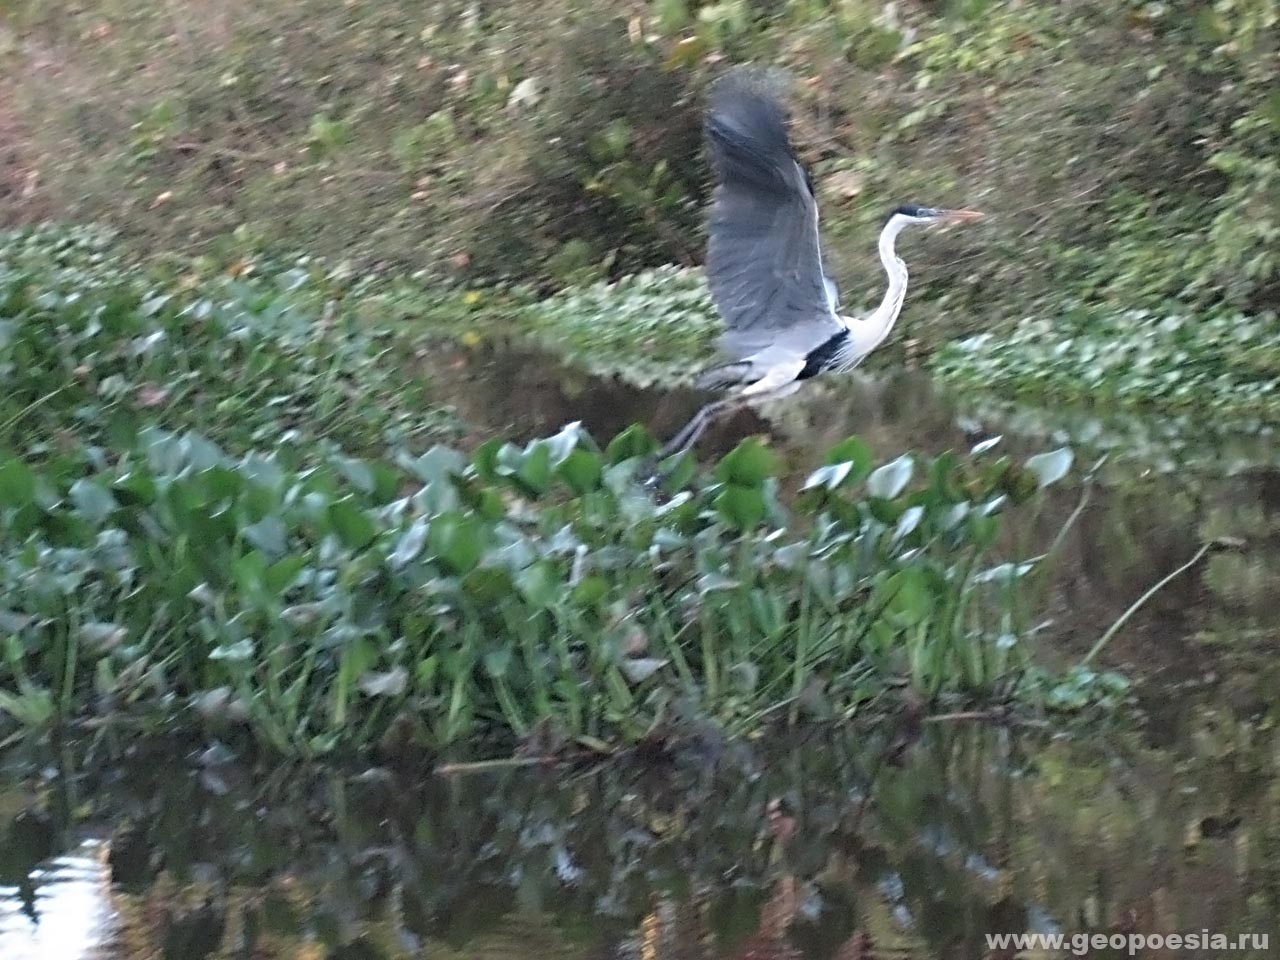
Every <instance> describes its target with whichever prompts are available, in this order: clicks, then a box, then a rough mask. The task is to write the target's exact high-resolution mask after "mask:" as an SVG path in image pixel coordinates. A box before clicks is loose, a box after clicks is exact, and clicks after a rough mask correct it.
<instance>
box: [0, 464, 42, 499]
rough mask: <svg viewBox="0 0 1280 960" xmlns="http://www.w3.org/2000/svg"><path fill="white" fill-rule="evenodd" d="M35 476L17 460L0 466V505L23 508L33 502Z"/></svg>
mask: <svg viewBox="0 0 1280 960" xmlns="http://www.w3.org/2000/svg"><path fill="white" fill-rule="evenodd" d="M35 498H36V475H35V473H34V471H32V469H31V468H30V467H28V466H27V465H26V464H25V463H23V462H22V461H21V460H18V459H16V458H15V459H12V460H8V461H6V462H5V463H3V464H0V505H3V506H7V507H25V506H27V505H29V504H31V503H34V502H35Z"/></svg>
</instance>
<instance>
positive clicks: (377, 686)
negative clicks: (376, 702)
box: [358, 667, 409, 697]
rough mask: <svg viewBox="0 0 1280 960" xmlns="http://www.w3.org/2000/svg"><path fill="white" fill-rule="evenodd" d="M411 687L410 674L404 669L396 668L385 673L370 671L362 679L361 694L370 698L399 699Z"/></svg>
mask: <svg viewBox="0 0 1280 960" xmlns="http://www.w3.org/2000/svg"><path fill="white" fill-rule="evenodd" d="M408 685H409V673H408V671H406V670H405V669H404V667H394V668H393V669H391V670H387V671H386V672H385V673H378V672H375V671H370V672H367V673H365V674H364V676H362V677H361V678H360V682H359V684H358V686H359V687H360V692H361V693H363V694H364V695H365V696H368V697H398V696H400V695H401V694H402V693H404V691H405V687H407V686H408Z"/></svg>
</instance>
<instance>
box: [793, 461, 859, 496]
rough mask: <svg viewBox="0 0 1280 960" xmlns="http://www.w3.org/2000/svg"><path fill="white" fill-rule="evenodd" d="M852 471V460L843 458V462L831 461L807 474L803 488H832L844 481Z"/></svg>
mask: <svg viewBox="0 0 1280 960" xmlns="http://www.w3.org/2000/svg"><path fill="white" fill-rule="evenodd" d="M851 473H853V462H852V461H849V460H845V461H844V462H843V463H832V464H829V465H827V466H825V467H819V468H818V469H817V470H815V471H813V473H811V474H809V478H808V479H807V480H805V482H804V489H805V490H812V489H814V488H820V489H823V490H834V489H835V488H836V487H838V486H840V484H842V483H844V482H845V480H847V479H848V478H849V475H850V474H851Z"/></svg>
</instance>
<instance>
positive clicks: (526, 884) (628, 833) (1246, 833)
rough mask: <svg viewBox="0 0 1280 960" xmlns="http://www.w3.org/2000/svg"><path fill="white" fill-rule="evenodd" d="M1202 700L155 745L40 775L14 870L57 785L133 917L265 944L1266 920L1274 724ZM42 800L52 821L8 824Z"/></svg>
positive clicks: (50, 830) (869, 938)
mask: <svg viewBox="0 0 1280 960" xmlns="http://www.w3.org/2000/svg"><path fill="white" fill-rule="evenodd" d="M1188 717H1190V718H1193V719H1195V723H1194V726H1192V727H1191V728H1190V729H1189V730H1188V729H1187V728H1186V727H1185V725H1184V722H1183V721H1177V722H1175V723H1174V724H1173V725H1171V726H1166V727H1165V728H1164V729H1163V730H1162V731H1161V733H1165V734H1168V733H1170V732H1172V731H1173V730H1174V728H1176V729H1177V730H1179V731H1184V732H1185V734H1189V736H1187V737H1186V739H1185V740H1183V741H1182V743H1183V744H1184V745H1183V746H1179V747H1178V748H1176V750H1170V749H1153V748H1151V747H1149V746H1146V745H1144V744H1142V743H1141V742H1140V741H1138V740H1137V739H1134V738H1131V737H1128V736H1121V737H1118V738H1116V739H1115V740H1113V741H1112V742H1110V743H1104V744H1097V745H1090V744H1078V743H1071V742H1070V741H1066V740H1062V739H1057V740H1050V741H1045V742H1041V741H1039V740H1035V739H1030V740H1029V739H1026V738H1018V737H1014V736H1012V735H1010V734H1009V733H1007V732H1005V731H1000V730H992V729H987V728H977V727H963V726H946V725H943V726H934V727H932V728H930V729H929V730H927V731H926V735H925V736H924V738H923V739H922V740H920V741H919V742H918V743H917V744H916V745H915V746H914V747H912V748H909V749H907V750H906V751H905V752H901V753H899V755H898V759H897V760H893V759H888V758H887V757H886V755H885V754H884V752H883V751H884V750H885V748H886V746H887V745H889V744H890V743H891V742H892V741H893V740H894V732H893V731H892V730H886V731H883V732H880V731H867V730H861V731H857V732H854V733H850V734H849V735H847V736H841V737H835V738H832V739H821V740H813V741H811V742H809V743H805V742H796V743H794V744H792V745H791V746H790V748H789V749H788V748H786V747H783V745H775V748H772V749H766V750H763V751H761V752H759V753H749V752H746V751H745V750H744V749H743V748H734V749H732V750H730V751H729V752H728V753H725V754H721V756H720V762H719V763H707V762H706V759H705V756H704V755H701V754H697V753H691V754H687V755H680V756H677V757H676V758H674V761H673V762H672V763H671V764H668V765H663V766H659V767H651V768H642V767H636V766H627V765H618V764H614V765H609V766H607V767H604V768H602V769H600V770H597V771H594V772H588V773H583V774H579V775H572V774H565V773H554V774H550V775H544V774H542V773H538V772H522V771H499V772H495V773H491V774H484V775H480V776H469V777H449V778H435V779H430V778H429V779H427V780H425V781H423V780H421V779H420V778H418V777H416V776H414V774H413V773H411V772H408V771H406V772H404V773H395V772H390V771H386V770H371V771H367V772H365V773H363V774H360V775H357V776H350V777H349V776H344V775H341V774H339V773H337V772H334V773H332V774H330V775H327V776H321V777H319V778H315V779H313V778H309V777H306V776H296V775H295V774H296V772H295V771H289V770H281V771H277V772H275V773H267V772H265V771H255V770H253V769H246V768H241V767H239V766H236V765H226V764H220V763H217V762H212V763H209V764H208V765H206V766H205V768H204V769H203V770H201V771H190V772H188V771H183V770H180V769H174V768H173V767H172V766H171V765H168V764H167V761H166V758H164V757H163V756H153V757H139V758H138V759H139V760H140V761H142V765H141V766H140V767H138V768H129V769H127V770H126V769H122V770H119V771H114V772H106V773H97V772H92V771H93V768H92V766H89V767H86V768H85V769H87V770H89V771H90V772H88V773H82V774H79V775H77V776H76V777H75V778H73V779H70V780H66V781H61V782H57V783H54V784H52V786H53V787H54V789H53V790H52V791H46V792H43V793H41V794H38V795H36V794H33V795H32V797H31V798H29V799H28V800H27V801H26V802H25V803H24V805H23V807H22V809H21V810H20V811H19V812H15V811H13V810H9V811H8V812H7V813H6V814H5V817H4V820H3V822H0V836H3V838H4V839H5V840H6V841H7V842H6V843H5V844H4V845H3V849H4V850H5V851H6V852H5V855H4V856H5V860H4V863H5V876H7V877H20V876H21V877H25V876H27V875H29V874H30V869H31V866H32V864H33V863H34V862H35V861H36V860H37V859H40V858H42V857H44V856H47V855H48V854H49V853H50V852H53V851H54V850H56V849H57V848H58V847H59V846H60V841H58V840H57V839H55V837H58V836H64V835H66V836H70V835H71V833H73V832H74V831H75V830H76V829H78V826H77V824H76V823H74V822H72V821H70V820H66V819H64V818H65V817H66V816H68V814H67V813H65V812H63V813H54V815H53V816H52V817H51V815H50V812H49V810H47V809H46V807H45V806H44V804H45V803H47V802H48V800H46V799H36V798H37V797H41V798H50V799H56V800H57V801H58V802H57V803H55V804H54V805H53V807H52V808H50V809H51V810H53V811H59V810H60V811H76V814H75V815H76V816H77V817H86V818H88V819H89V820H91V821H99V822H101V821H103V820H108V821H111V822H114V823H117V824H119V826H118V827H117V828H116V830H115V832H114V835H113V837H112V840H111V845H110V847H111V849H110V862H111V864H112V867H113V871H114V879H115V881H116V883H117V884H118V885H119V889H120V891H121V899H120V902H121V903H122V904H124V905H125V907H126V908H127V909H125V911H124V912H125V914H126V919H127V920H128V922H129V923H130V924H132V925H133V926H134V927H135V936H139V937H142V934H143V933H144V931H139V930H137V929H136V928H138V927H143V928H147V927H148V925H155V924H159V925H160V926H161V927H163V928H164V929H163V930H151V931H150V935H153V936H156V935H160V934H162V933H165V932H166V931H167V933H165V935H167V936H169V937H173V936H176V934H175V933H174V932H173V930H174V928H182V929H184V930H187V931H188V934H187V935H191V934H190V930H191V929H192V928H199V929H204V930H206V931H207V930H211V929H212V930H219V931H222V930H223V929H224V928H223V924H224V923H225V933H222V934H220V935H222V936H227V937H230V936H232V935H233V934H234V935H235V936H237V937H243V938H245V939H244V940H243V941H242V942H243V943H244V944H245V945H246V949H249V948H251V947H252V946H253V945H254V944H258V945H263V944H267V943H275V944H276V945H277V946H279V947H282V946H283V945H285V944H294V945H299V944H300V943H302V942H306V941H311V942H315V943H319V944H323V945H325V947H326V948H328V949H337V948H338V947H339V945H341V944H348V945H350V944H354V943H357V942H358V943H360V944H362V945H363V947H364V948H367V949H370V950H373V951H374V952H373V953H372V954H370V955H372V956H385V957H394V956H402V955H407V954H408V952H409V949H410V948H411V947H414V945H416V947H414V948H416V949H419V950H423V949H425V950H426V951H427V952H428V953H429V954H430V955H436V953H437V951H442V950H445V949H449V950H453V951H456V952H457V953H456V954H455V955H458V956H474V955H476V954H475V951H476V950H478V949H479V945H480V944H487V945H488V946H487V952H486V954H485V955H491V956H504V955H509V956H513V957H514V956H522V957H538V956H547V957H551V956H566V955H569V956H572V955H576V954H577V953H578V951H584V952H589V953H590V954H591V955H607V954H608V953H609V951H606V950H603V948H604V947H605V945H612V947H613V950H614V952H616V953H618V954H620V955H627V954H626V952H625V949H624V948H625V947H626V945H627V944H629V943H630V944H635V943H637V942H643V941H645V939H646V938H648V939H649V941H650V942H659V941H662V942H667V943H671V942H672V941H673V939H674V941H676V942H679V943H682V944H686V945H688V946H692V945H693V944H694V943H695V942H704V943H714V944H715V945H716V946H717V948H718V949H719V950H721V951H726V950H731V949H732V948H733V947H734V946H735V945H737V947H739V948H741V947H743V946H745V945H747V944H749V943H752V942H755V943H760V942H761V939H760V938H763V939H764V940H765V941H772V942H774V943H776V944H780V945H781V944H786V943H790V944H791V945H792V946H793V948H794V949H797V950H799V951H801V952H802V953H803V955H806V956H821V957H827V956H832V955H833V951H835V950H836V949H837V947H838V946H839V945H841V944H843V943H846V942H849V941H850V940H851V939H854V938H857V937H861V938H862V940H861V941H859V942H870V943H871V944H872V945H875V946H878V947H891V946H892V945H894V944H898V943H910V944H914V945H916V946H918V947H919V948H920V949H921V951H922V952H923V953H925V954H927V955H939V954H940V953H947V952H951V951H958V953H959V955H974V954H975V953H980V952H981V950H982V947H983V935H984V934H985V933H988V932H999V931H1011V932H1020V931H1023V930H1026V929H1034V928H1036V925H1037V924H1039V925H1041V926H1040V929H1044V926H1043V924H1045V923H1048V924H1050V927H1049V928H1050V929H1052V928H1053V927H1054V926H1056V927H1057V928H1058V929H1062V930H1064V931H1067V932H1072V931H1077V930H1081V929H1103V930H1106V929H1116V928H1117V926H1118V925H1123V924H1125V923H1126V922H1132V923H1135V924H1137V929H1139V930H1147V931H1161V930H1163V931H1165V932H1168V931H1171V930H1178V929H1190V928H1193V927H1194V928H1199V927H1200V926H1201V925H1202V924H1207V925H1208V926H1210V927H1213V928H1215V929H1221V930H1236V929H1241V930H1243V929H1251V928H1252V929H1266V926H1265V923H1266V921H1267V918H1268V916H1269V910H1270V909H1271V908H1270V907H1269V906H1268V904H1272V905H1274V904H1275V903H1276V902H1277V899H1276V898H1277V897H1278V896H1280V877H1277V876H1276V875H1275V874H1274V871H1272V870H1271V867H1270V865H1271V862H1272V861H1271V860H1270V857H1271V856H1272V855H1274V853H1276V852H1277V844H1280V792H1278V791H1277V790H1276V789H1275V788H1274V786H1273V785H1272V779H1273V778H1272V776H1271V773H1272V770H1273V766H1274V762H1275V754H1274V748H1275V741H1274V734H1273V733H1272V734H1263V733H1262V732H1260V731H1259V730H1258V729H1255V728H1252V727H1250V726H1249V725H1248V724H1245V723H1242V722H1241V721H1239V720H1237V719H1233V718H1230V717H1227V716H1226V715H1219V716H1212V715H1210V716H1208V718H1206V715H1205V713H1204V711H1203V710H1202V709H1201V708H1198V707H1197V708H1195V709H1194V710H1191V711H1188ZM779 748H781V749H779ZM211 759H212V760H214V761H216V758H211ZM247 809H251V810H253V811H254V812H255V815H254V816H245V811H246V810H247ZM35 820H39V821H40V822H42V823H43V824H44V827H43V830H44V834H43V835H44V838H45V839H44V840H43V841H42V842H41V843H40V844H38V845H35V846H33V845H31V844H30V843H26V844H15V843H13V842H12V841H13V839H14V837H15V832H14V831H15V830H20V829H27V828H24V827H21V825H20V824H21V823H27V824H30V823H31V822H34V821H35ZM64 831H66V832H65V833H64ZM1206 890H1212V891H1215V893H1214V894H1213V895H1210V896H1206V895H1205V891H1206ZM206 901H207V903H206ZM144 906H146V909H143V907H144ZM202 911H203V912H202ZM1251 924H1255V925H1256V924H1264V926H1253V927H1250V925H1251ZM202 925H203V926H202ZM784 929H785V931H786V937H785V939H780V933H781V931H783V930H784ZM659 935H661V936H659ZM517 937H518V938H519V939H518V941H517V940H516V939H515V938H517ZM753 937H754V938H756V939H755V940H754V941H753V940H752V938H753ZM143 939H145V937H143ZM138 942H142V940H139V941H138ZM228 942H229V941H228ZM516 943H518V944H520V945H522V946H523V948H524V949H523V951H521V950H520V949H518V948H514V949H513V945H514V944H516ZM504 945H505V947H506V949H508V951H509V952H508V953H506V954H503V953H500V952H498V951H499V950H500V949H502V948H503V946H504ZM592 945H595V946H594V948H593V946H592ZM566 951H567V952H566ZM443 955H446V956H448V955H450V954H448V953H444V954H443ZM784 955H785V954H784Z"/></svg>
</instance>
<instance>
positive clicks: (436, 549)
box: [427, 513, 486, 576]
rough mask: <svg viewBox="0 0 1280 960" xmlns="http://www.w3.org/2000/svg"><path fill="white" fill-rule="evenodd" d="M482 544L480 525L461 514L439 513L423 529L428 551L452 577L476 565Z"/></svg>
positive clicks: (483, 531) (484, 538) (482, 536)
mask: <svg viewBox="0 0 1280 960" xmlns="http://www.w3.org/2000/svg"><path fill="white" fill-rule="evenodd" d="M485 541H486V532H485V527H484V525H483V524H481V523H480V521H479V520H477V519H476V518H475V517H472V516H468V515H467V514H464V513H442V514H441V515H440V516H438V517H436V518H435V519H433V520H432V521H431V523H430V525H429V526H428V529H427V550H428V552H429V553H430V554H431V555H432V556H433V557H435V558H436V559H437V560H439V561H440V563H442V564H443V565H444V566H445V567H446V568H447V569H448V570H449V571H450V572H451V573H453V574H455V575H456V576H463V575H465V574H467V573H469V572H470V571H471V570H472V569H474V568H475V565H476V564H477V563H479V562H480V558H481V556H483V555H484V548H485Z"/></svg>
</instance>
